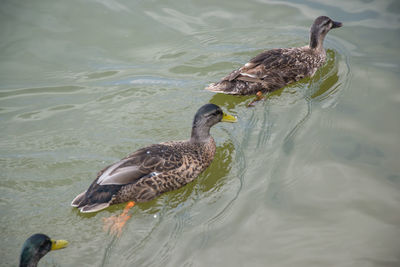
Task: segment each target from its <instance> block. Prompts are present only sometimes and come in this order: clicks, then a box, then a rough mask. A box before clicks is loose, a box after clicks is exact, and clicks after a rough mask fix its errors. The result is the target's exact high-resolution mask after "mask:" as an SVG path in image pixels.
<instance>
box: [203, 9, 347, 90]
mask: <svg viewBox="0 0 400 267" xmlns="http://www.w3.org/2000/svg"><path fill="white" fill-rule="evenodd" d="M341 26H342V23H341V22H336V21H332V20H331V19H330V18H328V17H325V16H321V17H318V18H317V19H315V21H314V23H313V25H312V27H311V30H310V44H309V45H308V46H303V47H294V48H278V49H272V50H268V51H264V52H262V53H261V54H259V55H257V56H256V57H254V58H253V59H251V60H250V61H249V62H248V63H246V64H245V65H244V66H243V67H241V68H239V69H238V70H235V71H233V72H232V73H230V74H229V75H228V76H226V77H224V78H223V79H222V80H221V81H219V82H217V83H213V84H210V85H209V86H208V87H207V88H206V89H207V90H209V91H213V92H217V93H225V94H233V95H251V94H256V93H257V92H259V91H261V92H263V93H264V92H271V91H274V90H277V89H280V88H282V87H284V86H286V85H288V84H290V83H293V82H296V81H299V80H301V79H303V78H305V77H310V76H313V75H314V74H315V72H316V71H317V69H318V68H319V67H321V66H322V65H323V64H324V63H325V60H326V52H325V49H324V48H323V41H324V39H325V36H326V34H327V33H328V32H329V30H331V29H333V28H338V27H341Z"/></svg>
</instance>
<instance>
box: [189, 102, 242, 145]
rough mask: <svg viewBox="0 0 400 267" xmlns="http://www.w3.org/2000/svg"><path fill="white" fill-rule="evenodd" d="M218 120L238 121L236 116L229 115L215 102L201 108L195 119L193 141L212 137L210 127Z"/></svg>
mask: <svg viewBox="0 0 400 267" xmlns="http://www.w3.org/2000/svg"><path fill="white" fill-rule="evenodd" d="M218 122H236V118H235V117H234V116H232V115H228V114H226V113H224V112H223V111H222V109H221V108H220V107H219V106H217V105H214V104H206V105H204V106H202V107H201V108H199V110H198V111H197V112H196V115H195V116H194V119H193V127H192V136H191V139H190V140H191V141H192V142H202V141H206V140H208V138H209V137H210V128H211V127H212V126H214V125H215V124H217V123H218Z"/></svg>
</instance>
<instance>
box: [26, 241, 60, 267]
mask: <svg viewBox="0 0 400 267" xmlns="http://www.w3.org/2000/svg"><path fill="white" fill-rule="evenodd" d="M67 245H68V241H66V240H53V239H50V238H49V237H48V236H47V235H44V234H34V235H32V236H31V237H29V238H28V239H27V240H26V241H25V243H24V245H23V246H22V251H21V257H20V263H19V266H20V267H23V266H24V267H25V266H27V267H34V266H36V265H37V263H38V262H39V260H40V259H41V258H42V257H43V256H44V255H46V254H47V253H48V252H49V251H50V250H57V249H61V248H65V247H66V246H67Z"/></svg>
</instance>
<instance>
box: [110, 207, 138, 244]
mask: <svg viewBox="0 0 400 267" xmlns="http://www.w3.org/2000/svg"><path fill="white" fill-rule="evenodd" d="M133 206H135V202H133V201H129V202H128V204H127V205H126V207H125V208H124V211H123V212H122V213H121V214H120V215H113V216H111V217H108V218H103V222H104V225H103V230H104V231H106V232H108V233H109V234H110V235H117V236H118V237H120V236H121V234H122V228H123V227H124V225H125V223H126V222H127V221H128V220H129V218H131V217H132V215H129V214H128V211H129V209H130V208H132V207H133Z"/></svg>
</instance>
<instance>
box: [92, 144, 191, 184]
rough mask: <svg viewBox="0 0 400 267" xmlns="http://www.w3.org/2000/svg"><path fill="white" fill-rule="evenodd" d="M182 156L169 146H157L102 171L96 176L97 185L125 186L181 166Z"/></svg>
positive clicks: (141, 150) (141, 151) (145, 149)
mask: <svg viewBox="0 0 400 267" xmlns="http://www.w3.org/2000/svg"><path fill="white" fill-rule="evenodd" d="M182 164H183V160H182V155H181V153H179V151H178V150H174V149H173V148H172V147H171V146H168V145H163V144H157V145H151V146H149V147H145V148H142V149H139V150H138V151H136V152H135V153H133V154H131V155H129V156H128V157H126V158H124V159H122V160H121V161H119V162H117V163H114V164H112V165H110V166H108V167H107V168H105V169H103V170H102V171H101V172H100V173H99V174H98V176H97V179H96V183H97V184H99V185H125V184H130V183H134V182H136V181H137V180H139V179H141V178H143V177H145V176H148V175H152V174H154V175H156V174H157V173H161V172H165V171H170V170H172V169H175V168H179V167H180V166H182Z"/></svg>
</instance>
